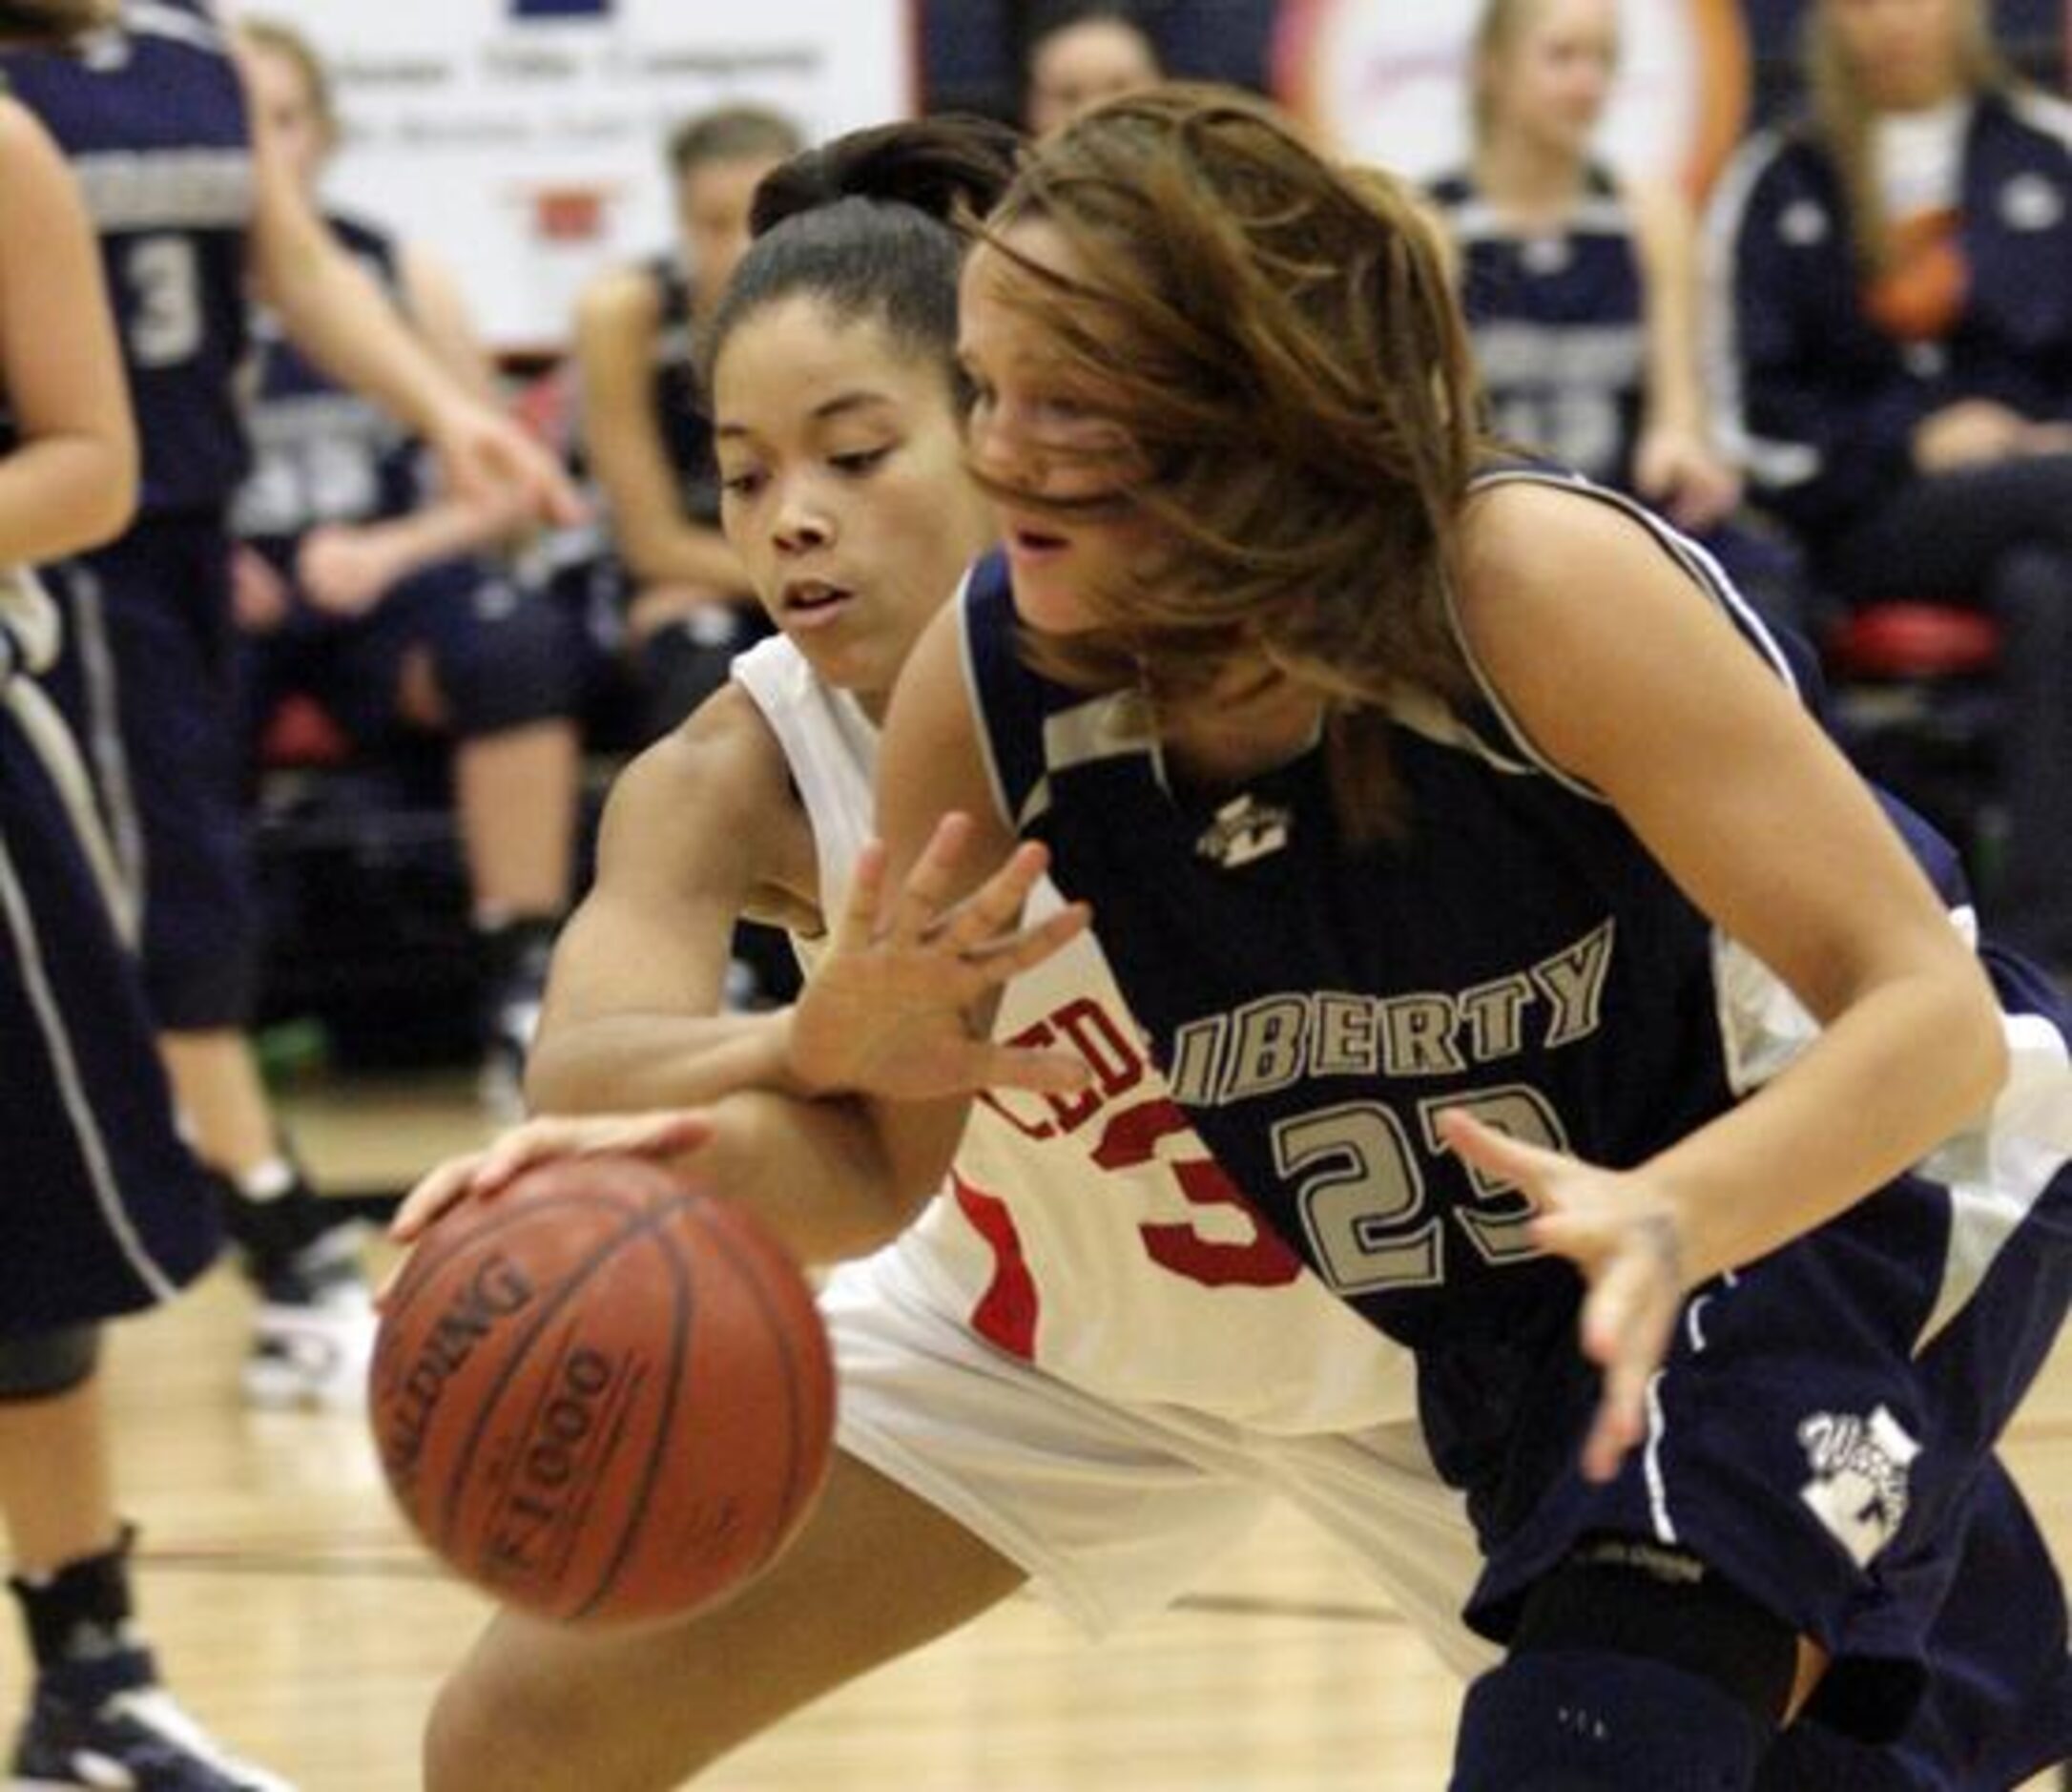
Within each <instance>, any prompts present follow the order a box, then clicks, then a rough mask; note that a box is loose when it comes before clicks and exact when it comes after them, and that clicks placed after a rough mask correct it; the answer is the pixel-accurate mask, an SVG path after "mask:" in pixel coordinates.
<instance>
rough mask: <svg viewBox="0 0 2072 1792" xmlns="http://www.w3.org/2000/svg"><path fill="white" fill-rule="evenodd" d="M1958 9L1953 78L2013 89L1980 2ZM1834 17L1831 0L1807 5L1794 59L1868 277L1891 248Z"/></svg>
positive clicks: (1863, 119)
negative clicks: (1797, 56) (1960, 12)
mask: <svg viewBox="0 0 2072 1792" xmlns="http://www.w3.org/2000/svg"><path fill="white" fill-rule="evenodd" d="M1958 4H1959V5H1960V6H1961V8H1962V10H1963V16H1962V18H1961V19H1960V21H1959V26H1958V78H1959V79H1960V80H1961V81H1962V83H1963V85H1964V87H1965V88H1966V89H1967V90H1968V91H1969V92H1971V93H1974V94H1997V93H2004V92H2006V91H2007V90H2008V89H2009V88H2010V87H2012V86H2013V85H2014V76H2013V73H2011V72H2010V70H2009V69H2008V67H2007V64H2006V61H2005V60H2004V59H2003V58H2002V57H2001V55H2000V52H1999V50H1998V49H1997V48H1996V47H1995V45H1994V42H1993V27H1992V21H1991V20H1990V19H1989V18H1988V17H1987V15H1986V7H1985V0H1958ZM1800 59H1801V62H1802V63H1803V66H1804V70H1805V77H1806V88H1807V92H1808V93H1809V94H1811V95H1812V99H1813V128H1814V130H1815V131H1816V132H1817V133H1818V135H1819V137H1820V140H1821V142H1822V143H1823V144H1824V145H1825V146H1826V148H1827V152H1828V155H1829V156H1831V157H1832V158H1833V160H1834V168H1835V172H1836V174H1837V175H1838V176H1839V177H1840V179H1841V183H1842V198H1843V201H1844V203H1845V204H1847V206H1848V207H1849V225H1850V237H1851V240H1852V242H1853V243H1854V247H1855V253H1856V261H1857V265H1858V266H1859V267H1861V268H1862V269H1864V270H1865V271H1866V272H1868V273H1874V274H1875V273H1876V272H1877V271H1879V270H1880V269H1881V268H1883V267H1884V265H1885V262H1886V259H1887V257H1888V256H1889V254H1890V253H1891V249H1892V229H1891V221H1892V220H1891V219H1888V218H1887V217H1886V216H1885V198H1884V195H1883V193H1882V192H1881V191H1880V190H1879V187H1878V183H1877V173H1876V170H1875V168H1874V167H1873V166H1872V162H1871V126H1872V123H1873V122H1874V121H1875V118H1876V116H1877V108H1876V107H1875V106H1874V105H1873V104H1872V103H1871V100H1870V98H1869V96H1868V95H1867V94H1865V92H1864V89H1863V82H1862V80H1861V78H1860V77H1859V75H1858V74H1857V72H1856V69H1855V67H1854V65H1853V64H1852V63H1851V61H1850V59H1849V55H1848V52H1846V51H1845V50H1844V49H1843V47H1842V42H1841V33H1840V32H1839V31H1836V30H1835V29H1834V4H1833V0H1814V4H1813V6H1812V7H1811V8H1810V9H1809V10H1808V11H1807V14H1806V26H1805V36H1804V37H1803V39H1802V40H1801V49H1800Z"/></svg>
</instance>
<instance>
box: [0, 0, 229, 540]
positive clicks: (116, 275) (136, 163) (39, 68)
mask: <svg viewBox="0 0 2072 1792" xmlns="http://www.w3.org/2000/svg"><path fill="white" fill-rule="evenodd" d="M0 74H4V76H5V79H6V84H7V87H8V90H9V91H10V93H12V94H14V95H15V97H16V98H18V99H20V100H21V101H22V102H23V103H24V104H25V105H26V106H28V107H29V108H30V110H31V111H32V112H34V113H35V114H36V115H37V116H38V117H40V118H41V119H42V120H43V122H44V124H45V125H46V126H47V127H48V128H49V130H50V132H51V134H52V135H53V136H54V137H55V138H56V139H57V141H58V143H59V144H60V145H61V146H62V148H63V149H64V152H65V155H66V156H67V158H68V159H69V161H70V162H71V164H72V168H73V173H74V174H75V175H76V176H77V177H78V180H79V184H80V187H81V189H82V190H83V192H84V194H85V196H86V202H87V207H88V210H89V212H90V213H91V214H92V216H93V224H94V228H95V230H96V231H97V232H98V234H99V237H100V242H101V252H102V258H103V260H104V261H105V263H106V266H107V274H108V287H109V292H110V294H111V296H112V297H113V300H114V307H115V316H116V322H117V324H118V325H119V328H120V334H121V339H122V353H123V360H124V363H125V365H126V366H127V368H128V372H129V383H130V395H131V399H132V401H133V403H134V404H135V407H136V416H137V426H138V428H139V430H140V432H141V434H142V437H143V445H144V482H143V499H142V507H143V511H144V512H145V514H147V515H148V514H152V513H154V512H161V511H176V510H186V509H194V508H197V507H201V506H213V505H218V504H220V503H222V502H223V501H224V500H225V499H226V498H228V496H229V495H230V492H231V490H232V488H233V487H234V486H235V485H236V483H237V481H238V476H239V474H240V473H241V472H242V471H243V467H244V438H243V432H242V429H241V428H240V427H239V423H238V412H237V406H236V399H235V393H234V377H235V375H236V372H237V369H238V364H239V362H240V361H241V359H242V357H243V354H244V344H245V273H246V254H245V251H246V238H247V235H248V232H249V229H250V225H251V219H252V210H253V182H252V156H251V137H250V133H249V128H248V124H247V120H246V116H245V107H244V96H243V91H242V88H241V87H240V85H239V83H238V75H237V71H236V68H235V67H234V65H233V64H232V62H231V60H230V53H229V49H228V46H227V44H226V42H225V38H224V34H223V31H222V30H221V28H220V27H219V26H218V23H217V20H216V18H215V15H214V13H213V11H212V10H211V9H210V8H209V6H208V5H207V4H205V0H126V4H125V5H124V7H123V9H122V16H121V22H120V24H119V25H117V26H115V27H113V28H111V29H110V30H108V31H101V32H98V33H96V34H95V35H94V36H93V37H92V38H91V39H89V40H88V43H87V45H86V47H85V48H84V49H83V50H82V51H81V52H78V53H76V54H66V53H62V52H51V51H17V52H9V53H8V54H6V56H5V57H4V58H0Z"/></svg>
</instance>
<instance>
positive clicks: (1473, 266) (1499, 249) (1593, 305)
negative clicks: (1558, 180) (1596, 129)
mask: <svg viewBox="0 0 2072 1792" xmlns="http://www.w3.org/2000/svg"><path fill="white" fill-rule="evenodd" d="M1430 195H1431V198H1432V200H1433V202H1434V203H1435V204H1436V205H1437V206H1438V207H1439V208H1440V212H1441V213H1442V214H1443V215H1444V217H1445V220H1446V223H1447V226H1448V228H1449V229H1450V231H1451V232H1452V235H1453V239H1454V241H1455V243H1456V244H1457V245H1458V247H1459V250H1460V257H1461V275H1460V278H1461V305H1462V309H1463V310H1464V311H1465V313H1466V315H1467V321H1468V330H1469V333H1470V335H1471V336H1472V337H1473V338H1474V343H1475V360H1476V365H1477V367H1478V369H1479V371H1480V373H1481V382H1482V388H1483V392H1484V395H1485V397H1486V399H1487V401H1488V405H1489V411H1490V424H1491V427H1493V428H1494V429H1495V430H1496V431H1497V433H1498V434H1500V435H1502V436H1504V437H1507V438H1508V439H1510V440H1512V441H1514V442H1517V443H1519V444H1521V445H1523V446H1524V447H1526V448H1531V449H1532V450H1534V451H1535V452H1536V453H1541V454H1544V455H1546V456H1547V457H1548V458H1549V459H1551V460H1555V461H1558V462H1560V463H1561V464H1562V465H1564V466H1566V467H1573V468H1575V469H1577V470H1578V471H1580V472H1582V473H1585V474H1586V475H1587V476H1588V477H1590V478H1592V479H1595V480H1597V481H1599V482H1600V483H1602V484H1605V485H1612V486H1625V485H1627V484H1629V483H1630V479H1631V468H1632V464H1633V449H1634V447H1635V445H1636V443H1637V442H1638V440H1639V435H1640V424H1641V411H1642V403H1643V399H1644V395H1645V391H1646V384H1647V327H1646V322H1645V313H1644V308H1643V307H1644V294H1643V289H1642V277H1641V264H1640V257H1639V254H1638V252H1637V249H1636V245H1635V243H1634V239H1633V220H1632V218H1631V216H1630V215H1629V213H1628V212H1627V206H1626V202H1625V201H1624V200H1623V199H1622V198H1620V196H1619V191H1618V188H1617V186H1616V185H1615V184H1614V182H1613V181H1612V178H1611V177H1610V176H1609V175H1608V174H1606V172H1605V171H1604V170H1603V169H1601V168H1592V169H1590V170H1589V171H1588V174H1587V176H1586V177H1585V186H1584V193H1583V198H1581V200H1580V201H1579V202H1578V204H1577V206H1576V208H1575V211H1574V212H1573V214H1572V215H1571V216H1570V218H1569V219H1568V221H1567V223H1566V224H1565V226H1564V227H1563V228H1562V229H1560V230H1556V231H1543V232H1530V233H1528V232H1524V231H1522V230H1520V229H1519V228H1518V227H1517V226H1515V225H1514V224H1512V223H1510V222H1508V221H1506V219H1504V217H1503V215H1502V213H1501V212H1500V211H1499V210H1498V209H1497V208H1496V207H1495V206H1493V205H1492V204H1490V202H1489V201H1488V200H1487V199H1486V198H1483V196H1482V195H1481V192H1480V191H1479V190H1478V189H1477V188H1476V186H1475V184H1474V179H1473V177H1472V176H1470V175H1469V174H1467V173H1465V172H1461V173H1459V174H1454V175H1449V176H1447V177H1444V178H1442V179H1440V180H1438V181H1435V182H1434V183H1433V184H1432V186H1431V188H1430Z"/></svg>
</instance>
